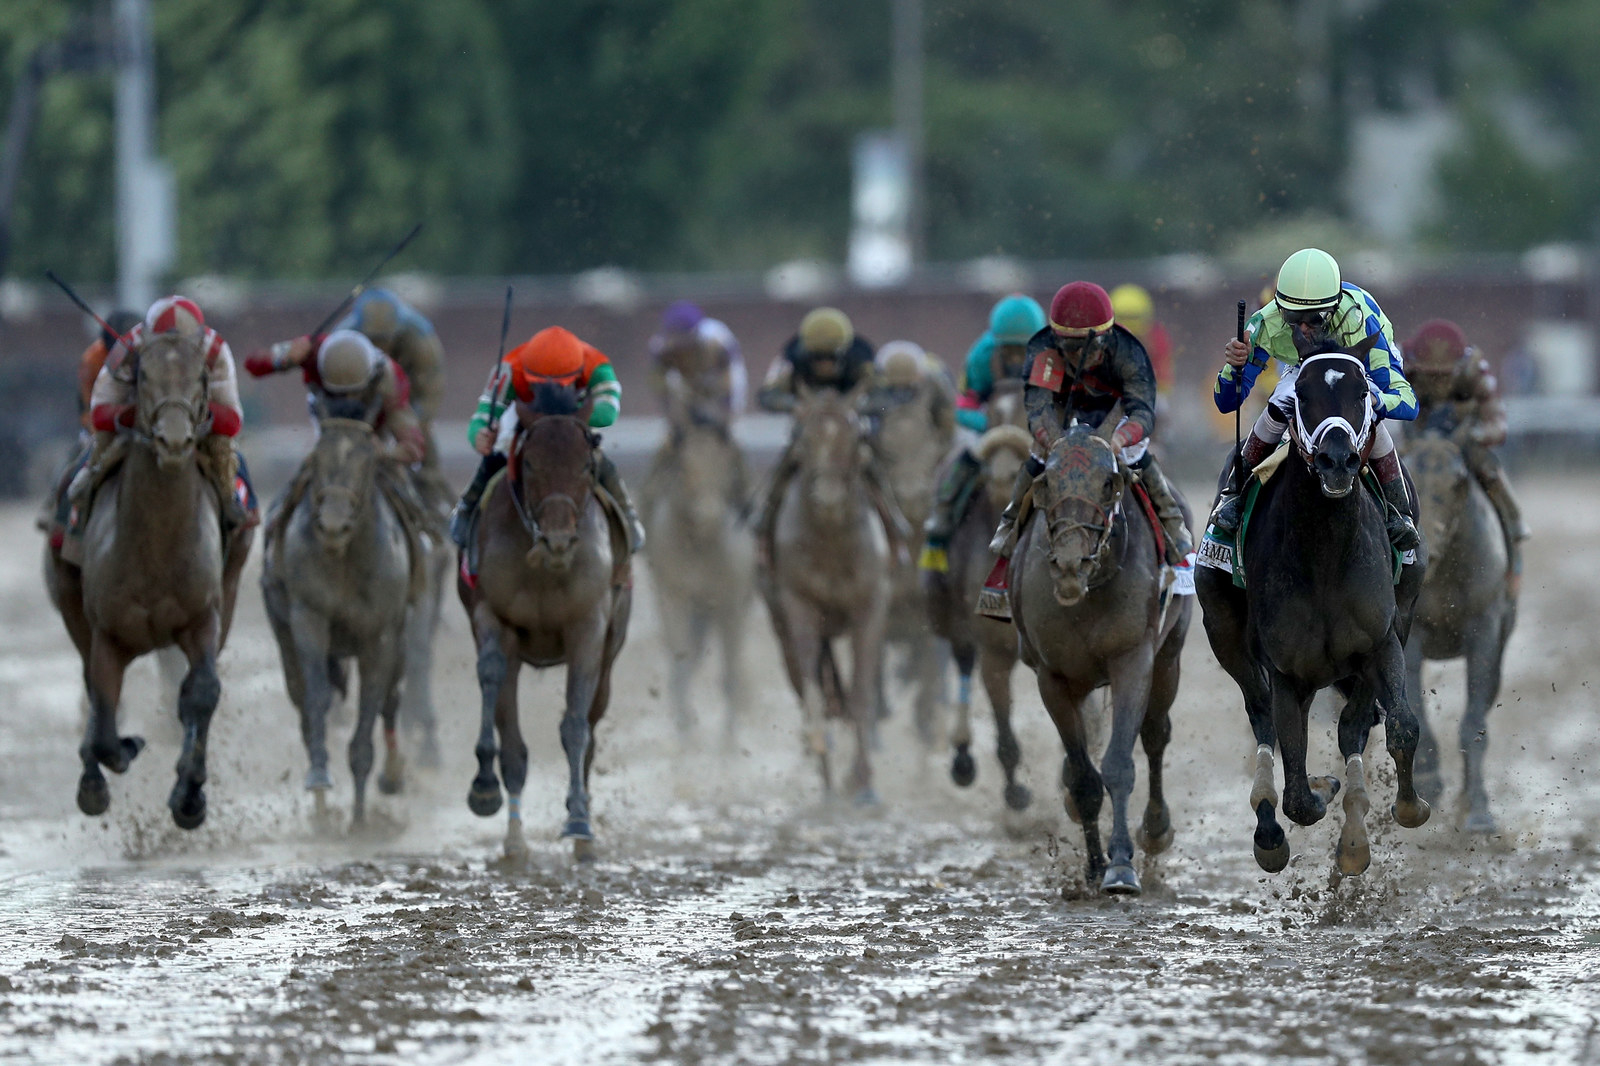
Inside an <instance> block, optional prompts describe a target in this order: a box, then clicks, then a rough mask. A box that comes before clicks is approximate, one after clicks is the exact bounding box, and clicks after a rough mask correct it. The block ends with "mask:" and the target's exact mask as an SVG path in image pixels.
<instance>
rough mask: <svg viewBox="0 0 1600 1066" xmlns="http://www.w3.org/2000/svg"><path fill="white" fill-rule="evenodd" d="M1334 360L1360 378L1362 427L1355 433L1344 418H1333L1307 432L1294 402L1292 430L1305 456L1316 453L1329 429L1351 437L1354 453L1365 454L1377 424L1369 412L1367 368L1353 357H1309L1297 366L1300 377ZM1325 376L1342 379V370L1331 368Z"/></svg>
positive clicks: (1323, 421)
mask: <svg viewBox="0 0 1600 1066" xmlns="http://www.w3.org/2000/svg"><path fill="white" fill-rule="evenodd" d="M1334 359H1341V360H1345V361H1347V362H1350V363H1354V364H1355V373H1356V374H1358V375H1360V377H1361V382H1362V396H1361V428H1360V429H1359V430H1357V429H1356V427H1355V426H1353V425H1351V424H1350V420H1349V419H1347V418H1345V417H1344V416H1343V415H1332V416H1330V417H1328V418H1324V419H1323V420H1322V421H1321V422H1318V423H1317V427H1316V428H1315V429H1309V430H1308V429H1307V428H1306V423H1305V420H1304V418H1303V417H1302V416H1301V414H1300V405H1299V404H1298V403H1296V404H1295V405H1294V423H1295V430H1296V433H1297V435H1298V436H1299V438H1300V447H1301V450H1302V451H1304V452H1305V453H1306V454H1307V455H1309V454H1310V453H1312V452H1314V451H1316V450H1317V447H1318V446H1319V445H1320V444H1321V443H1322V438H1323V437H1325V436H1327V434H1328V431H1329V430H1330V429H1335V428H1339V429H1343V430H1344V431H1345V432H1346V433H1348V434H1349V435H1350V443H1351V445H1352V446H1353V447H1354V448H1355V450H1356V451H1358V452H1362V451H1365V450H1366V447H1367V441H1368V440H1369V439H1370V438H1371V436H1372V430H1373V426H1374V425H1376V423H1377V419H1376V417H1375V416H1374V415H1373V411H1372V389H1371V387H1370V386H1368V385H1367V365H1366V364H1365V363H1363V362H1362V361H1361V360H1360V359H1357V358H1356V357H1355V356H1353V355H1345V354H1344V353H1343V352H1328V353H1326V354H1323V355H1313V356H1312V357H1311V358H1309V359H1307V360H1306V361H1305V362H1303V363H1301V364H1300V374H1301V376H1302V377H1303V376H1304V375H1306V374H1308V373H1310V372H1311V371H1312V366H1313V364H1315V363H1319V362H1321V361H1323V360H1334ZM1327 373H1329V374H1330V375H1334V374H1337V375H1340V376H1342V375H1343V374H1344V371H1343V370H1337V369H1332V368H1330V369H1329V370H1328V371H1327Z"/></svg>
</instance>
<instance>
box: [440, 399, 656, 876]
mask: <svg viewBox="0 0 1600 1066" xmlns="http://www.w3.org/2000/svg"><path fill="white" fill-rule="evenodd" d="M516 410H517V417H518V421H519V423H520V425H519V428H518V431H517V435H516V437H515V438H514V440H513V442H512V456H511V461H510V464H509V465H508V468H507V473H506V475H505V476H502V477H501V478H499V480H498V481H497V482H496V483H495V484H494V485H493V486H492V488H491V490H490V491H489V492H488V493H487V494H486V496H485V499H484V501H483V504H482V512H481V517H480V519H479V522H478V530H477V534H476V544H477V553H478V558H479V564H478V570H477V574H476V575H475V577H472V578H469V577H468V576H467V572H466V569H465V568H463V570H462V572H461V574H460V576H459V578H458V580H457V583H456V585H457V591H458V592H459V593H460V596H461V603H462V606H463V607H465V608H466V610H467V615H468V617H469V618H470V619H471V621H472V635H473V639H474V640H475V641H476V643H477V649H478V687H479V689H480V690H481V692H482V696H483V709H482V720H481V724H480V727H479V732H478V742H477V746H476V749H475V750H476V753H477V756H478V773H477V776H476V777H474V778H473V780H472V788H471V790H470V791H469V792H468V794H467V805H468V806H469V807H470V808H471V809H472V812H473V813H474V814H476V815H478V816H480V817H484V818H487V817H488V816H490V815H492V814H494V813H495V811H497V810H499V809H500V801H501V793H500V782H499V780H498V779H496V777H495V773H494V759H495V754H496V750H497V749H496V746H495V733H496V730H498V731H499V748H498V752H499V756H500V773H501V774H502V775H503V776H504V777H505V788H506V792H507V794H508V795H509V803H508V810H507V824H506V841H505V848H506V854H507V855H508V856H512V857H517V856H520V855H523V854H525V852H526V848H527V845H526V844H525V843H524V841H523V836H522V787H523V784H524V783H525V782H526V781H527V777H528V746H527V744H526V743H524V742H523V739H522V730H521V726H520V724H519V723H518V720H517V675H518V674H519V673H520V672H521V669H522V664H524V663H527V664H528V665H530V666H534V667H537V668H544V667H550V666H559V665H562V664H565V665H566V667H567V690H566V701H565V703H566V706H565V708H564V711H563V714H562V716H561V747H562V749H563V750H564V751H565V752H566V756H567V769H568V785H567V819H566V823H565V825H564V826H563V828H562V831H561V835H562V836H563V837H569V838H571V839H572V841H573V854H574V856H575V857H576V858H578V859H580V860H587V859H590V858H592V857H593V854H594V852H593V840H594V833H593V830H592V829H591V826H590V821H589V769H590V767H591V766H592V765H593V763H594V752H595V742H594V735H593V731H594V727H595V726H596V725H597V724H598V723H599V721H600V719H601V717H602V716H603V715H604V714H605V713H606V706H607V704H608V703H609V702H610V699H611V668H612V664H613V663H614V662H615V661H616V658H617V653H618V652H619V651H621V650H622V645H623V642H624V641H625V640H626V639H627V635H628V617H629V614H630V612H631V610H632V606H633V584H632V580H631V578H630V577H629V576H628V570H627V567H628V564H627V546H626V545H627V541H626V536H625V534H624V533H623V531H622V528H621V524H620V522H618V521H616V520H614V519H613V518H612V517H611V516H610V515H608V514H607V511H606V509H605V505H604V504H602V502H601V500H600V497H599V495H598V494H597V492H596V488H597V486H596V483H595V463H596V459H595V446H596V443H597V442H596V439H595V436H594V434H593V433H591V432H590V430H589V422H588V416H589V410H588V406H587V404H584V405H582V406H580V404H579V402H578V397H577V393H576V392H575V390H573V389H572V388H571V387H568V386H563V385H556V384H549V383H546V384H541V385H539V386H537V387H536V389H535V391H534V395H533V402H532V403H531V404H524V403H521V402H520V401H519V403H518V405H517V409H516Z"/></svg>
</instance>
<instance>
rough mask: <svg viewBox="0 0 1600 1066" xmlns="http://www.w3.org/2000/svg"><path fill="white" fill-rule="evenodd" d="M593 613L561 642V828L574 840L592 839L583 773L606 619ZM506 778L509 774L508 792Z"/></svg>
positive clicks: (603, 646)
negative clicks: (563, 795) (564, 793)
mask: <svg viewBox="0 0 1600 1066" xmlns="http://www.w3.org/2000/svg"><path fill="white" fill-rule="evenodd" d="M593 613H594V615H595V617H594V618H592V619H586V620H585V621H584V622H582V623H581V624H579V625H575V626H572V627H570V628H569V629H568V630H567V631H566V633H565V634H564V638H563V641H564V644H565V647H566V651H567V700H566V709H565V711H564V713H563V714H562V715H561V750H562V751H564V752H565V753H566V756H567V822H566V824H565V825H564V826H562V828H561V835H562V836H563V837H570V838H571V839H573V840H593V839H594V831H593V830H592V829H591V827H590V825H589V788H588V782H587V780H586V776H587V775H586V774H585V769H586V767H587V764H588V759H589V743H590V739H591V738H590V730H589V712H590V710H591V709H592V708H593V706H594V697H595V692H596V690H597V689H598V688H599V686H600V670H601V667H602V666H603V665H604V655H605V640H606V617H605V613H604V612H603V611H601V610H598V609H597V610H595V611H594V612H593ZM526 751H527V749H526V748H525V747H524V748H523V752H524V755H523V770H522V772H523V773H524V774H526V772H527V771H526V763H527V756H526ZM502 765H504V764H502ZM509 777H510V775H509V773H508V774H507V782H506V784H507V787H508V788H509V787H510V780H509Z"/></svg>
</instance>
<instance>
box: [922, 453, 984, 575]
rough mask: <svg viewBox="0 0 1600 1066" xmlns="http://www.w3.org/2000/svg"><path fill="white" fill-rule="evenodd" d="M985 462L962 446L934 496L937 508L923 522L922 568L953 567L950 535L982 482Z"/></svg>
mask: <svg viewBox="0 0 1600 1066" xmlns="http://www.w3.org/2000/svg"><path fill="white" fill-rule="evenodd" d="M982 472H983V464H982V463H980V462H979V461H978V457H977V456H975V455H973V454H972V452H971V451H969V450H967V449H965V448H964V449H962V451H961V454H960V455H957V456H956V461H955V462H953V463H951V464H950V469H949V470H947V471H945V475H944V479H943V480H942V481H940V482H939V489H938V491H937V492H936V493H935V494H934V497H933V511H932V513H930V514H929V515H928V520H927V521H926V522H924V523H923V525H922V557H921V558H920V559H918V560H917V566H918V568H919V569H922V570H932V571H934V572H935V573H941V574H942V573H945V572H946V571H948V570H949V569H950V555H949V550H950V538H951V537H952V536H954V535H955V531H956V525H957V524H958V523H959V522H960V521H961V517H962V515H964V514H965V513H966V510H967V504H969V503H971V502H972V492H973V490H974V489H976V488H977V486H978V475H979V474H980V473H982Z"/></svg>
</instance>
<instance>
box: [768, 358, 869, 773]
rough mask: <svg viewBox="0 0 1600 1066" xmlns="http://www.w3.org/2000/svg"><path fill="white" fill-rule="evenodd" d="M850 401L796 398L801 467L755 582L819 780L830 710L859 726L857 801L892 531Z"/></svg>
mask: <svg viewBox="0 0 1600 1066" xmlns="http://www.w3.org/2000/svg"><path fill="white" fill-rule="evenodd" d="M856 404H857V395H856V394H855V393H850V394H844V395H841V394H840V393H838V392H836V391H835V390H833V389H821V390H818V391H816V392H812V393H806V394H804V395H802V397H801V399H800V402H799V404H798V405H797V406H796V408H795V433H796V441H795V448H796V454H797V456H798V457H799V462H800V469H799V472H798V474H797V475H796V476H795V477H794V479H793V480H791V481H790V483H789V487H788V489H787V491H786V492H785V495H784V498H783V501H782V503H781V505H780V506H779V509H778V517H777V524H776V530H775V535H774V538H773V539H774V548H773V559H772V572H771V573H770V574H769V575H768V576H767V578H766V579H765V580H763V581H762V582H761V583H760V585H761V590H762V593H763V595H765V596H766V598H767V607H768V610H769V611H770V613H771V616H772V628H773V631H774V632H775V633H776V634H777V637H778V643H779V645H780V646H781V647H782V649H783V662H784V667H785V668H786V670H787V671H788V675H789V683H790V684H791V685H792V686H793V687H794V691H795V694H796V695H797V696H799V698H800V703H801V709H802V711H803V713H804V715H805V730H806V742H807V744H808V746H809V748H810V750H811V753H812V754H814V755H816V757H817V759H818V762H819V765H820V768H821V771H822V783H823V788H824V789H825V790H826V789H831V788H832V780H833V779H832V771H831V768H830V765H829V747H830V745H829V743H828V720H829V719H830V718H843V719H845V720H846V721H847V722H848V723H849V725H850V726H851V727H852V728H853V729H854V731H855V735H856V753H855V760H854V762H853V763H852V766H851V773H850V788H851V790H852V791H853V793H854V795H855V799H856V801H857V802H858V803H871V802H875V801H876V794H875V793H874V792H873V788H872V763H871V759H870V756H869V749H870V748H871V727H872V721H873V716H874V713H875V700H876V696H877V691H878V671H879V669H880V668H881V666H882V661H883V636H884V626H885V623H886V620H887V617H888V612H889V599H890V596H891V595H892V587H891V578H890V572H889V571H890V566H891V560H890V548H889V538H888V533H887V532H886V531H885V529H884V527H883V521H882V519H880V518H879V516H878V513H877V509H876V508H875V507H874V506H873V504H872V502H871V499H870V496H869V494H868V488H867V476H868V475H867V471H866V468H867V463H869V462H871V458H870V455H869V452H868V448H867V443H866V439H865V436H864V428H863V425H862V420H861V417H860V415H859V414H858V413H857V410H856ZM839 638H844V639H847V640H848V641H849V642H850V667H851V669H850V678H849V680H848V682H845V681H843V680H842V678H841V675H840V672H839V670H838V668H837V663H836V660H835V659H834V656H833V651H832V642H833V641H834V640H835V639H839Z"/></svg>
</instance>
